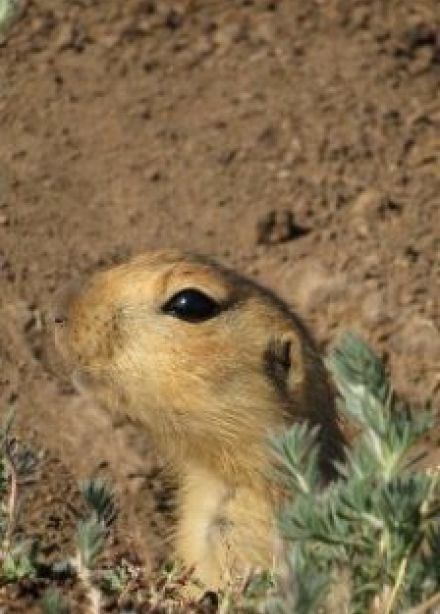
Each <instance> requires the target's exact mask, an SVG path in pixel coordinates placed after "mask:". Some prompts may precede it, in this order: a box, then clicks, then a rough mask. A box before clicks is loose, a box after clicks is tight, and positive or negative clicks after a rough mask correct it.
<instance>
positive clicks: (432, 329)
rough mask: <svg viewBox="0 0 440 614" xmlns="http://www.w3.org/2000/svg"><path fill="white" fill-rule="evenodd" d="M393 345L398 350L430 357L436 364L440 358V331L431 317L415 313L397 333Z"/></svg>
mask: <svg viewBox="0 0 440 614" xmlns="http://www.w3.org/2000/svg"><path fill="white" fill-rule="evenodd" d="M393 346H394V348H395V349H396V350H397V351H398V352H402V353H408V354H411V355H413V356H419V357H423V358H425V359H426V358H427V357H430V362H431V361H432V363H433V364H435V362H437V361H438V360H440V331H439V329H438V328H437V327H436V326H435V324H434V322H433V321H432V320H430V319H429V318H426V317H424V316H421V315H417V314H414V315H413V316H412V317H410V318H408V319H407V320H406V321H405V323H404V324H403V326H402V327H401V328H400V330H399V331H398V332H397V333H396V335H395V337H394V339H393Z"/></svg>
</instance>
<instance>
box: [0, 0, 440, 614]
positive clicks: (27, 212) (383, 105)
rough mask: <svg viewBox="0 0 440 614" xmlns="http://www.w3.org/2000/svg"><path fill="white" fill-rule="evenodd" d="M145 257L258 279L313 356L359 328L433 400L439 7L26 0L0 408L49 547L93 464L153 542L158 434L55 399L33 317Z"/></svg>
mask: <svg viewBox="0 0 440 614" xmlns="http://www.w3.org/2000/svg"><path fill="white" fill-rule="evenodd" d="M159 246H178V247H184V248H189V249H191V250H197V251H201V252H206V253H209V254H212V255H214V256H215V257H217V258H218V259H219V260H221V261H223V262H225V263H227V264H229V265H232V266H234V267H236V268H238V269H239V270H241V271H243V272H245V273H247V274H249V275H251V276H252V277H254V278H256V279H257V280H259V281H261V282H263V283H264V284H265V285H267V286H269V287H271V288H273V289H275V290H276V291H277V292H278V293H279V294H281V295H282V296H283V297H284V298H285V299H286V300H287V301H288V302H289V303H290V304H292V305H294V306H296V308H297V309H298V311H299V312H300V313H301V314H302V315H303V316H304V317H305V319H306V320H307V321H308V322H309V323H310V325H311V327H312V329H313V330H314V332H315V334H316V336H317V338H318V339H319V341H320V342H321V343H322V345H323V347H325V346H326V345H327V344H328V343H331V342H332V341H334V340H335V339H336V338H337V336H338V334H339V333H340V332H341V331H344V330H346V329H350V330H353V331H356V332H358V333H360V334H361V335H362V336H363V337H364V338H365V339H366V340H367V341H369V342H370V343H371V344H372V345H373V347H375V348H376V349H377V350H378V351H379V352H380V353H381V354H382V355H383V356H384V357H385V358H386V360H387V363H388V365H389V368H390V371H391V374H392V377H393V381H394V383H395V386H396V388H397V390H398V391H399V392H400V393H401V394H402V395H403V396H405V397H406V398H407V399H409V400H410V401H412V402H414V403H416V404H423V403H426V402H427V401H431V402H433V403H434V404H435V403H436V404H437V406H438V401H439V399H440V369H439V365H440V333H439V324H440V312H439V302H438V301H439V286H440V284H439V277H440V258H439V255H440V9H439V5H438V0H415V1H414V2H407V1H405V0H387V1H386V2H383V1H381V0H373V1H372V0H353V1H350V2H347V1H345V0H339V1H337V0H310V1H308V2H303V1H301V0H278V1H277V0H264V1H263V0H262V1H258V0H241V1H235V0H185V1H184V0H181V1H174V2H171V1H165V0H125V1H124V2H108V1H105V0H29V1H27V2H25V4H24V9H23V14H22V16H21V18H20V20H19V21H18V23H17V24H16V25H15V26H14V28H13V30H12V32H11V34H10V36H9V38H8V40H7V41H6V42H4V43H3V45H0V407H1V411H2V412H6V411H8V409H9V408H10V407H13V408H15V410H16V416H17V418H16V422H17V424H16V431H17V433H18V434H19V435H20V437H22V438H24V439H26V441H29V442H31V443H32V445H34V446H35V447H36V448H37V449H44V450H46V455H45V456H44V458H43V461H42V462H43V471H45V472H46V473H45V475H46V477H45V486H44V488H43V492H42V491H41V488H42V487H41V485H40V486H33V487H30V491H29V493H28V495H29V496H28V497H27V504H26V506H25V507H26V510H25V512H24V513H25V518H26V519H27V522H28V523H30V524H31V526H34V528H35V533H36V534H37V533H42V534H45V535H46V537H47V536H48V535H49V537H50V539H51V540H52V541H53V544H54V548H55V549H57V548H58V549H61V547H63V548H64V546H65V544H67V547H68V545H69V544H70V543H71V541H69V540H71V537H69V536H71V532H72V526H73V520H72V519H73V517H74V512H73V511H72V512H68V511H66V506H65V503H66V501H67V502H68V501H70V500H76V498H77V491H76V488H75V484H76V482H77V480H79V479H80V478H82V477H84V476H90V475H95V474H97V473H105V474H109V475H110V476H111V477H112V480H113V481H114V483H115V485H116V487H117V491H118V493H119V497H120V501H122V500H123V502H124V506H123V510H122V512H121V518H120V530H121V533H122V534H123V535H124V537H123V538H122V539H123V540H125V542H124V543H125V544H128V543H130V544H136V547H135V548H136V551H137V552H138V553H140V554H139V556H142V558H143V560H144V561H146V564H147V565H151V564H153V560H154V557H155V555H156V554H157V551H158V547H157V544H158V538H157V535H158V533H160V526H161V515H160V510H158V507H159V508H160V507H161V506H162V503H161V502H160V496H159V494H160V484H159V480H158V478H157V471H156V466H157V464H158V461H157V459H155V458H154V454H153V453H152V451H151V448H152V446H151V445H150V442H148V441H147V440H146V439H145V438H144V437H143V436H142V434H140V433H138V432H136V430H135V429H133V427H131V426H130V425H127V424H124V423H117V424H114V423H112V422H111V420H110V419H109V418H108V417H107V416H106V415H105V414H103V413H102V412H101V411H100V410H97V409H96V408H94V407H92V406H90V405H89V404H88V403H87V402H86V401H84V400H83V399H82V398H81V397H79V396H78V395H77V394H76V393H75V392H74V391H73V389H72V387H71V385H70V384H69V382H68V381H67V380H66V379H65V378H64V377H63V375H62V373H61V372H60V366H59V365H58V360H57V358H56V356H55V354H54V352H53V347H52V337H51V334H50V328H49V326H48V313H49V310H50V304H51V301H52V298H53V295H54V293H55V292H56V290H57V289H58V288H59V287H60V286H61V285H62V284H63V283H65V282H66V281H68V280H70V279H71V278H73V277H74V276H77V275H85V274H87V273H89V272H91V271H93V270H96V269H97V268H98V267H102V266H105V265H108V264H110V263H114V262H118V261H120V260H123V259H125V258H127V257H128V256H130V255H132V254H135V253H138V252H140V251H142V250H143V249H146V248H152V247H159ZM439 441H440V440H439V438H438V437H437V436H436V435H435V434H434V433H433V436H432V441H431V444H430V446H431V447H430V450H431V460H432V461H433V462H438V458H439V455H438V445H439ZM68 485H70V486H68ZM39 489H40V490H39ZM72 507H74V506H73V505H72ZM69 509H70V508H69ZM54 516H55V517H56V522H55V521H54V520H53V517H54ZM54 522H55V524H54ZM48 523H49V524H48ZM50 523H52V524H50ZM49 525H50V526H51V527H52V528H53V526H55V527H57V530H56V531H53V530H52V531H49V529H48V527H49ZM11 611H12V610H11Z"/></svg>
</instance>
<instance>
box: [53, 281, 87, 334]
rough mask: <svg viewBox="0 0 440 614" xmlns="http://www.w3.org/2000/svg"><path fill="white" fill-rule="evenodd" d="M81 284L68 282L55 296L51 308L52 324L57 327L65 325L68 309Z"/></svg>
mask: <svg viewBox="0 0 440 614" xmlns="http://www.w3.org/2000/svg"><path fill="white" fill-rule="evenodd" d="M80 287H81V284H80V283H79V282H78V281H74V282H70V283H69V284H67V285H66V286H64V287H63V288H61V290H59V291H58V293H57V294H56V295H55V300H54V304H53V307H52V322H53V323H54V324H57V325H63V324H67V321H68V314H69V308H70V305H71V304H72V301H73V300H74V299H75V297H76V296H77V295H78V293H79V290H80Z"/></svg>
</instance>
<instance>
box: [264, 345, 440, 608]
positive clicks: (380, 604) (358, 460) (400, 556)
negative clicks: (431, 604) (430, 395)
mask: <svg viewBox="0 0 440 614" xmlns="http://www.w3.org/2000/svg"><path fill="white" fill-rule="evenodd" d="M327 366H328V368H329V369H330V371H331V373H332V374H333V377H334V380H335V383H336V385H337V388H338V391H339V394H340V398H339V403H338V409H339V411H340V412H341V413H342V414H344V415H345V417H346V418H347V419H348V420H350V421H352V422H354V423H355V424H356V426H357V428H358V430H359V432H358V435H357V437H356V438H355V440H354V442H353V445H352V446H351V447H350V448H349V449H347V450H346V460H345V462H344V463H341V462H338V463H336V468H337V472H338V477H337V479H336V480H335V481H334V482H332V483H331V484H330V485H328V486H327V487H323V485H322V484H321V480H320V472H319V467H318V458H319V447H318V442H317V434H318V433H317V431H316V429H310V428H309V427H308V426H307V425H304V424H303V425H295V426H294V427H293V428H292V429H290V431H289V432H287V433H286V434H285V435H283V436H282V437H280V438H278V439H277V440H276V441H274V443H273V447H274V451H275V454H276V457H277V459H278V462H279V464H280V467H281V469H280V479H281V480H282V481H283V483H284V485H285V486H286V487H287V488H288V489H289V492H291V493H292V497H291V499H290V500H289V502H288V504H287V505H286V506H285V507H284V509H283V510H282V513H281V517H280V526H281V530H282V534H283V536H284V538H285V540H286V543H287V556H286V568H285V571H284V574H283V575H284V577H281V578H280V579H279V590H278V595H277V596H276V598H272V599H271V600H270V601H269V602H268V608H269V609H270V610H271V611H273V612H280V613H281V612H286V613H287V612H292V611H294V612H299V613H301V612H304V613H306V612H315V611H323V612H326V611H332V612H333V611H335V612H336V611H347V612H353V613H365V612H372V611H374V612H380V613H384V614H386V613H390V612H401V611H403V610H405V609H408V608H410V607H412V606H415V605H416V604H418V603H420V602H423V601H424V600H428V599H433V596H434V595H435V594H436V592H437V591H439V589H440V473H439V471H438V470H432V471H424V470H421V469H418V468H417V465H416V461H417V460H419V459H420V456H417V455H415V453H414V452H413V450H414V446H415V444H417V443H418V442H419V441H420V439H421V437H422V436H423V435H424V434H425V433H426V432H427V431H428V430H429V429H430V428H431V426H432V424H433V419H434V418H433V414H432V412H430V411H427V410H425V411H415V410H411V409H410V408H409V407H408V406H407V405H405V404H404V403H402V402H401V401H399V400H398V399H397V397H396V395H395V394H394V392H393V390H392V388H391V385H390V383H389V381H388V378H387V376H386V372H385V369H384V367H383V365H382V363H381V361H380V360H379V359H378V358H377V356H376V355H375V354H374V353H373V352H372V351H371V349H370V348H369V347H368V346H367V345H365V344H364V343H363V342H362V341H361V340H359V339H358V338H356V337H354V336H353V335H351V334H347V335H345V337H344V338H343V339H342V341H341V343H340V345H339V346H338V347H336V349H335V350H334V351H333V352H332V354H331V355H330V356H329V358H328V360H327ZM319 608H320V609H319Z"/></svg>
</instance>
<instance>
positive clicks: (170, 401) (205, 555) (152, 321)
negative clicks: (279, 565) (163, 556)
mask: <svg viewBox="0 0 440 614" xmlns="http://www.w3.org/2000/svg"><path fill="white" fill-rule="evenodd" d="M54 320H55V323H56V324H55V325H56V330H55V336H56V343H57V346H58V347H59V349H60V352H61V354H62V355H63V357H64V359H65V361H66V363H67V364H68V365H69V366H70V368H71V370H72V374H73V377H74V380H76V382H77V383H78V385H79V386H80V387H82V388H85V389H87V390H88V391H89V392H91V393H92V395H93V397H94V398H95V399H96V400H97V401H98V402H99V403H101V404H103V405H104V406H106V407H107V408H109V409H110V410H112V411H121V412H123V413H124V414H126V415H127V416H129V417H131V418H132V419H134V420H136V421H138V422H139V423H140V424H141V425H142V426H144V427H145V428H147V429H148V430H149V432H150V433H151V435H152V439H153V441H154V442H155V443H157V445H158V446H159V449H160V450H161V452H162V453H163V454H164V455H165V457H166V458H168V459H169V461H170V463H171V464H172V466H173V468H174V470H175V471H176V472H177V474H178V476H179V481H180V483H179V486H180V487H179V491H178V492H179V495H178V505H177V518H178V520H177V527H176V532H175V538H174V545H175V555H176V556H177V557H179V558H181V559H182V560H183V562H184V563H185V564H186V565H187V566H188V567H192V566H194V567H195V570H196V575H197V577H198V578H199V579H200V580H202V582H203V583H204V584H205V585H206V586H208V587H210V588H217V587H220V586H222V585H224V583H225V582H227V581H229V580H230V579H231V578H233V577H234V576H235V575H236V574H243V573H245V572H246V571H247V570H249V569H252V568H257V567H265V568H267V567H270V566H271V565H272V562H273V556H274V552H275V550H276V548H275V544H276V541H277V532H276V519H275V516H276V513H275V512H276V508H277V501H278V499H279V496H278V494H277V487H276V480H275V479H274V476H273V474H272V471H271V467H272V456H271V448H270V446H269V443H268V438H269V435H270V434H271V433H272V434H273V433H277V432H280V431H281V430H282V429H284V428H285V427H286V426H287V425H289V424H291V423H293V422H294V421H297V420H302V419H304V418H308V419H310V420H311V421H312V422H314V423H317V424H319V425H321V427H322V428H321V438H322V443H323V467H324V469H325V465H327V468H328V467H329V466H330V462H329V460H330V459H332V458H334V455H335V454H336V453H337V449H338V445H339V443H338V442H339V432H338V427H337V424H336V420H335V413H334V407H333V399H332V394H331V392H330V387H329V384H328V382H327V377H326V374H325V370H324V368H323V365H322V362H321V359H320V357H319V353H318V352H317V350H316V346H315V344H314V342H313V340H312V338H311V336H310V334H309V332H308V331H307V329H306V327H305V326H304V324H303V323H302V322H301V320H300V319H299V318H298V317H297V316H296V315H295V314H294V313H292V311H291V310H289V308H288V307H287V306H286V305H285V304H284V303H283V302H282V301H281V300H280V299H278V298H277V297H275V296H274V295H273V294H272V293H270V292H269V291H268V290H265V289H264V288H262V287H260V286H259V285H257V284H256V283H254V282H252V281H250V280H248V279H246V278H244V277H241V276H240V275H237V274H236V273H234V272H233V271H231V270H229V269H227V268H225V267H223V266H220V265H218V264H216V263H214V262H212V261H211V260H209V259H207V258H205V257H201V256H195V255H192V254H187V253H182V252H179V251H175V250H162V251H152V252H148V253H145V254H143V255H141V256H138V257H137V258H135V259H134V260H132V261H131V262H129V263H128V264H125V265H121V266H117V267H115V268H113V269H110V270H109V271H106V272H100V273H97V274H96V275H94V276H93V277H92V278H91V279H90V281H89V282H88V283H86V284H85V285H84V286H82V287H81V288H77V289H71V290H70V291H67V292H64V294H63V297H62V299H61V300H60V301H59V305H58V308H57V309H56V311H55V313H54Z"/></svg>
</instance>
